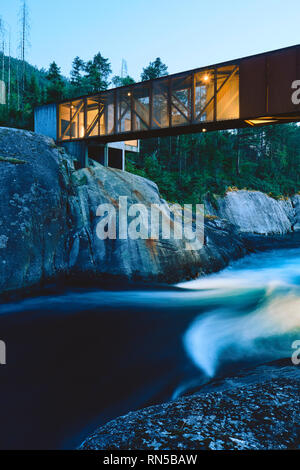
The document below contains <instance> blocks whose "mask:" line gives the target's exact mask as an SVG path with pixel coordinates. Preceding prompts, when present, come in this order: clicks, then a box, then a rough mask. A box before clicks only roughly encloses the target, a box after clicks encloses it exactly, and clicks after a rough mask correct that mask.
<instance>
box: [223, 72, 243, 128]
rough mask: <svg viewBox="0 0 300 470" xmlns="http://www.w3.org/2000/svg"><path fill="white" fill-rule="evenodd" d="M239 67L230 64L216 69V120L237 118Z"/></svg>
mask: <svg viewBox="0 0 300 470" xmlns="http://www.w3.org/2000/svg"><path fill="white" fill-rule="evenodd" d="M239 116H240V111H239V68H238V66H234V65H230V66H226V67H221V68H218V69H217V120H220V121H221V120H225V119H238V118H239Z"/></svg>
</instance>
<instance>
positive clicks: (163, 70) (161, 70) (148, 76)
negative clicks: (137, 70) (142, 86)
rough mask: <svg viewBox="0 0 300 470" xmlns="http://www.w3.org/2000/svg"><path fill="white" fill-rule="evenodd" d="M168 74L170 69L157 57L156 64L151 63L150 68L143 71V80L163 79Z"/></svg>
mask: <svg viewBox="0 0 300 470" xmlns="http://www.w3.org/2000/svg"><path fill="white" fill-rule="evenodd" d="M167 74H168V67H167V66H166V65H165V64H164V63H163V62H162V61H161V58H160V57H157V58H156V59H155V60H154V62H150V64H149V65H148V67H145V68H144V69H143V72H142V74H141V80H142V81H145V80H153V79H154V78H159V77H163V76H165V75H167Z"/></svg>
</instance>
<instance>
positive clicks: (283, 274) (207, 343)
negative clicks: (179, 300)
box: [178, 249, 300, 377]
mask: <svg viewBox="0 0 300 470" xmlns="http://www.w3.org/2000/svg"><path fill="white" fill-rule="evenodd" d="M178 287H180V288H183V289H188V290H189V291H191V290H192V291H197V292H198V293H199V294H200V293H201V294H202V297H206V296H207V298H210V299H212V298H214V297H215V298H219V299H220V297H222V296H223V302H222V306H218V307H217V308H215V307H214V305H211V307H208V311H207V310H206V312H205V313H201V314H199V316H198V317H196V318H195V319H194V320H193V321H192V323H191V324H190V325H189V327H188V329H187V330H186V332H185V333H184V335H183V343H184V347H185V350H186V353H187V354H188V356H189V357H190V359H191V360H192V361H193V363H194V364H195V365H196V366H197V367H198V368H199V369H200V370H201V371H202V372H204V373H205V374H206V375H207V376H208V377H213V376H214V375H215V374H216V372H217V371H218V370H219V368H220V367H222V365H224V363H228V362H234V361H235V362H236V361H241V360H242V361H246V360H247V359H249V360H250V359H251V361H252V363H253V361H257V362H262V361H269V360H275V359H279V358H287V357H291V356H292V353H293V348H292V345H293V342H294V341H295V340H299V339H300V249H289V250H276V251H275V250H274V251H272V252H265V253H260V254H253V255H250V256H247V257H245V258H243V259H242V260H239V261H237V262H234V263H232V265H231V266H230V267H228V268H227V269H225V270H224V271H222V272H220V273H218V274H213V275H210V276H207V277H204V278H199V279H196V280H194V281H190V282H185V283H181V284H178ZM245 301H246V303H245ZM251 301H253V302H252V305H251ZM247 302H248V303H247Z"/></svg>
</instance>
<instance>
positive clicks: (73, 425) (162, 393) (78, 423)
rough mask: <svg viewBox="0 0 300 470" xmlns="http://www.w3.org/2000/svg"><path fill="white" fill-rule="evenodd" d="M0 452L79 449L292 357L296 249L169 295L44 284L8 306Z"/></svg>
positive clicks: (298, 312)
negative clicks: (174, 401) (160, 409)
mask: <svg viewBox="0 0 300 470" xmlns="http://www.w3.org/2000/svg"><path fill="white" fill-rule="evenodd" d="M0 339H1V340H3V341H5V343H6V353H7V358H6V360H7V364H6V365H0V400H1V407H0V446H1V448H4V449H16V448H27V449H51V448H52V449H53V448H72V447H76V446H77V445H79V444H80V442H81V440H82V439H83V438H84V437H85V436H86V435H87V434H88V433H89V432H90V431H92V430H93V429H94V428H95V427H97V426H98V425H100V424H101V423H105V422H107V421H108V420H110V419H112V418H114V417H116V416H119V415H121V414H124V413H126V412H128V411H130V410H134V409H138V408H140V407H144V406H147V405H150V404H153V403H159V402H162V401H166V400H168V399H171V398H176V397H178V396H180V395H181V394H182V393H188V392H190V391H192V390H195V389H199V388H200V387H201V385H202V384H205V383H209V381H211V380H212V378H216V377H220V376H226V374H227V375H228V374H229V375H230V374H232V373H233V372H234V373H238V372H239V371H241V370H245V369H251V368H252V367H254V366H255V365H256V364H260V363H266V362H269V361H273V360H276V359H282V358H290V357H291V354H292V352H293V350H292V347H291V345H292V343H293V341H295V340H297V339H298V340H299V339H300V248H293V249H285V250H283V249H282V250H276V251H275V250H274V251H269V252H264V253H257V254H252V255H250V256H247V257H245V258H243V259H242V260H240V261H237V262H234V263H232V265H231V266H230V267H228V268H227V269H225V270H223V271H222V272H220V273H218V274H213V275H210V276H206V277H203V278H200V279H198V280H195V281H191V282H185V283H181V284H179V285H177V286H172V287H166V286H164V287H157V286H138V287H135V288H134V289H133V288H132V287H131V288H130V287H128V286H127V287H124V286H122V288H120V287H119V288H118V289H116V288H114V289H105V290H104V289H102V290H101V289H99V288H98V289H96V288H90V289H86V288H85V289H83V288H82V289H80V288H76V289H70V288H68V289H67V288H63V287H61V288H59V287H57V286H52V287H49V288H48V289H46V290H45V292H44V295H42V296H36V297H31V298H27V299H24V300H21V301H18V302H16V301H14V302H8V303H4V304H2V306H1V307H0ZM299 367H300V366H299Z"/></svg>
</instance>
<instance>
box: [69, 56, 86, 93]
mask: <svg viewBox="0 0 300 470" xmlns="http://www.w3.org/2000/svg"><path fill="white" fill-rule="evenodd" d="M84 69H85V63H84V61H83V60H82V59H80V57H78V56H76V57H75V59H74V60H73V62H72V70H71V73H70V76H71V84H72V85H73V86H74V87H75V88H80V87H81V86H82V78H83V77H82V72H83V71H84Z"/></svg>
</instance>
